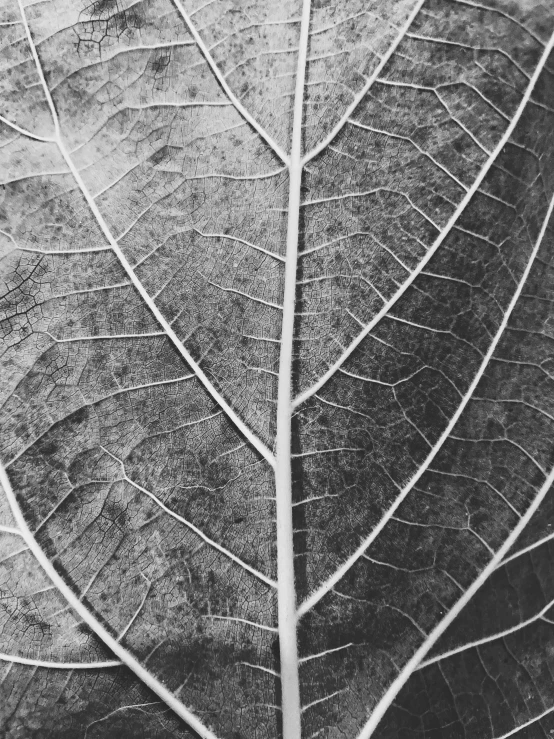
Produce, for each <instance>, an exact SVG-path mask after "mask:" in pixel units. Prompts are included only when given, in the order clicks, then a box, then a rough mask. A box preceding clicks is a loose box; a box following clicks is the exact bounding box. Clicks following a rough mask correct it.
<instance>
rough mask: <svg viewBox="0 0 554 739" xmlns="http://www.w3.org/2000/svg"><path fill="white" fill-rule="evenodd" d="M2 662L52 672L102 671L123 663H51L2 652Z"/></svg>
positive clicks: (117, 661)
mask: <svg viewBox="0 0 554 739" xmlns="http://www.w3.org/2000/svg"><path fill="white" fill-rule="evenodd" d="M0 660H1V661H2V662H13V663H15V664H17V665H31V666H33V667H48V668H49V669H51V670H102V669H104V668H106V667H121V665H122V664H123V662H121V660H118V659H111V660H105V661H104V662H51V661H50V660H44V659H32V658H30V657H18V656H14V655H13V654H4V653H3V652H0Z"/></svg>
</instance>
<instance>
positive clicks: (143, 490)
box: [100, 419, 277, 588]
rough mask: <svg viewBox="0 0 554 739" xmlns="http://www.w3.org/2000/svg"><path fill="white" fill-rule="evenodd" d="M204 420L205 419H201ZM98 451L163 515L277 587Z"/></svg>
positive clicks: (108, 453)
mask: <svg viewBox="0 0 554 739" xmlns="http://www.w3.org/2000/svg"><path fill="white" fill-rule="evenodd" d="M202 420H205V419H202ZM100 449H102V451H103V452H105V453H106V454H107V455H109V456H110V457H111V458H112V459H114V460H115V461H116V462H118V463H119V464H120V465H121V471H122V474H123V478H124V479H125V480H126V481H127V482H128V483H129V484H130V485H132V486H133V487H134V488H136V489H137V490H140V492H141V493H144V494H145V495H147V496H148V497H149V498H150V499H151V500H152V501H153V502H154V503H155V504H156V505H157V506H159V507H160V508H161V509H162V510H163V511H165V513H167V514H168V515H170V516H171V517H172V518H174V519H175V520H176V521H179V523H182V524H184V525H185V526H186V527H187V528H188V529H190V530H191V531H193V532H194V533H195V534H196V535H197V536H199V537H200V538H201V539H202V540H203V541H205V542H206V544H208V545H209V546H211V547H212V548H213V549H216V550H217V551H218V552H220V554H223V555H224V556H225V557H228V558H229V559H230V560H232V561H233V562H234V563H235V564H238V565H239V566H240V567H242V568H243V569H244V570H246V571H247V572H249V573H250V574H251V575H254V577H256V578H258V580H261V581H262V582H264V583H265V584H266V585H269V586H270V587H272V588H276V587H277V583H276V582H275V581H274V580H272V579H271V578H269V577H266V575H264V574H263V573H262V572H259V571H258V570H256V569H255V568H254V567H252V566H251V565H249V564H247V563H246V562H244V561H243V560H242V559H240V557H237V556H236V554H233V553H232V552H230V551H229V550H228V549H225V547H222V546H221V544H218V543H217V542H216V541H214V540H213V539H210V537H209V536H206V534H205V533H204V532H203V531H202V530H201V529H199V528H198V527H197V526H195V525H194V524H193V523H191V522H190V521H187V519H186V518H183V516H180V515H179V514H178V513H175V511H172V510H171V508H168V507H167V506H166V505H165V503H163V502H162V501H161V500H160V499H159V498H158V497H157V496H156V495H154V493H152V492H150V490H147V489H146V488H144V487H142V485H139V484H138V482H135V481H134V480H132V479H131V478H130V477H129V476H128V475H127V473H126V471H125V464H124V462H123V460H121V459H119V457H116V456H115V454H112V452H110V451H109V450H108V449H106V448H105V447H103V446H101V447H100Z"/></svg>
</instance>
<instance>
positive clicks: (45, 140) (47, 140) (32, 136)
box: [0, 115, 56, 144]
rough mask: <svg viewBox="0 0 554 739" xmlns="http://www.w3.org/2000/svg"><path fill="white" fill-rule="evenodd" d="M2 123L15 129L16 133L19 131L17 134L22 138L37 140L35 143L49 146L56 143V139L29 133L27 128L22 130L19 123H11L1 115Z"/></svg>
mask: <svg viewBox="0 0 554 739" xmlns="http://www.w3.org/2000/svg"><path fill="white" fill-rule="evenodd" d="M0 122H2V123H4V124H5V125H6V126H9V127H10V128H13V130H14V131H17V133H20V134H21V135H22V136H27V138H30V139H35V141H41V142H43V143H47V144H55V143H56V139H50V138H48V137H46V136H38V135H37V134H36V133H31V131H27V129H26V128H21V126H18V125H17V123H13V121H9V120H8V119H7V118H4V116H3V115H0Z"/></svg>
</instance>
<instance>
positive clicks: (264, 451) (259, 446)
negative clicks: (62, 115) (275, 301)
mask: <svg viewBox="0 0 554 739" xmlns="http://www.w3.org/2000/svg"><path fill="white" fill-rule="evenodd" d="M18 3H19V8H20V12H21V16H22V18H23V23H24V25H25V30H26V33H27V38H28V42H29V46H30V48H31V53H32V55H33V58H34V61H35V65H36V68H37V72H38V74H39V77H40V80H41V83H42V86H43V89H44V93H45V95H46V98H47V100H48V104H49V106H50V110H51V113H52V119H53V122H54V129H55V140H56V143H57V145H58V148H59V150H60V152H61V154H62V156H63V158H64V159H65V161H66V163H67V165H68V167H69V169H70V170H71V173H72V175H73V177H74V179H75V181H76V183H77V185H78V186H79V188H80V190H81V192H82V194H83V197H84V198H85V200H86V201H87V204H88V206H89V208H90V210H91V211H92V213H93V215H94V217H95V218H96V221H97V222H98V225H99V226H100V228H101V230H102V232H103V234H104V236H105V237H106V239H107V240H108V242H109V243H110V245H111V247H112V249H113V250H114V252H115V253H116V254H117V256H118V258H119V261H120V262H121V265H122V266H123V269H124V270H125V272H126V273H127V275H128V276H129V278H130V280H131V282H132V283H133V285H134V286H135V288H136V290H137V292H138V293H139V294H140V296H141V297H142V299H143V300H144V302H145V303H146V305H147V306H148V307H149V308H150V311H151V312H152V313H153V314H154V316H155V318H156V319H157V321H158V323H159V324H160V325H161V326H162V328H163V329H164V331H165V333H166V334H167V335H168V336H169V337H170V339H171V340H172V342H173V344H174V345H175V347H176V348H177V349H178V351H179V353H180V354H181V355H182V357H183V358H184V359H185V361H186V362H187V363H188V364H189V365H190V367H191V368H192V369H193V371H194V372H195V374H196V376H197V377H198V379H199V380H200V382H201V383H202V385H203V386H204V387H205V388H206V390H207V391H208V393H209V394H210V395H211V396H212V398H213V399H214V400H215V401H216V403H218V404H219V405H220V406H221V408H223V410H224V411H225V413H226V414H227V416H228V417H229V418H230V420H231V421H232V422H233V423H234V424H235V426H236V427H237V428H238V429H239V430H240V431H241V432H242V434H243V435H244V436H245V437H246V438H247V439H248V441H249V442H250V443H251V444H252V446H253V447H254V448H255V449H256V450H257V451H258V452H259V453H260V454H261V455H262V456H263V457H264V458H265V459H266V460H267V461H268V462H269V464H270V465H271V466H274V465H275V459H274V456H273V454H272V452H271V451H270V450H269V449H268V447H267V446H266V445H265V444H264V443H263V442H262V441H261V439H259V438H258V437H257V436H256V435H255V434H254V433H253V432H252V431H251V430H250V429H249V428H248V427H247V426H246V424H245V423H244V422H243V421H242V419H241V418H240V417H239V416H238V415H237V414H236V413H235V411H234V410H233V409H232V408H231V406H230V405H229V403H228V402H227V401H226V400H225V399H224V398H223V396H222V395H221V394H220V393H219V392H218V390H217V389H216V388H215V387H214V385H213V384H212V382H211V381H210V380H209V379H208V377H207V376H206V374H205V373H204V371H203V370H202V368H201V367H200V365H199V364H198V363H197V362H196V361H195V360H194V359H193V357H192V356H191V355H190V354H189V352H188V350H187V349H186V347H185V346H184V344H183V343H182V341H181V340H180V339H179V337H178V336H177V334H176V333H175V331H174V330H173V329H172V328H171V326H170V324H169V323H168V321H167V320H166V319H165V318H164V316H163V315H162V313H161V311H160V310H159V308H158V307H157V306H156V304H155V303H154V301H153V300H152V298H151V297H150V295H149V294H148V292H147V291H146V289H145V288H144V286H143V285H142V283H141V282H140V280H139V279H138V277H137V276H136V274H135V272H134V271H133V268H132V267H131V265H130V263H129V262H128V261H127V258H126V257H125V254H124V253H123V251H122V250H121V248H120V246H119V244H118V243H117V241H116V239H115V238H114V236H113V234H112V232H111V231H110V229H109V227H108V225H107V223H106V221H105V220H104V217H103V216H102V214H101V213H100V210H99V209H98V206H97V205H96V202H95V201H94V198H93V197H92V195H91V194H90V192H89V191H88V189H87V187H86V185H85V183H84V181H83V179H82V177H81V175H80V173H79V171H78V169H77V167H76V166H75V164H74V162H73V160H72V159H71V157H70V155H69V153H68V151H67V149H66V147H65V144H64V142H63V139H62V136H61V131H60V125H59V119H58V114H57V111H56V108H55V106H54V101H53V100H52V96H51V94H50V90H49V88H48V85H47V83H46V79H45V77H44V72H43V70H42V66H41V64H40V60H39V58H38V53H37V50H36V48H35V44H34V42H33V38H32V36H31V31H30V28H29V25H28V23H27V18H26V16H25V12H24V9H23V5H22V2H21V0H18Z"/></svg>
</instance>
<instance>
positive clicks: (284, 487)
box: [275, 0, 311, 739]
mask: <svg viewBox="0 0 554 739" xmlns="http://www.w3.org/2000/svg"><path fill="white" fill-rule="evenodd" d="M310 9H311V0H303V5H302V20H301V26H300V43H299V50H298V68H297V73H296V87H295V94H294V113H293V125H292V143H291V155H290V163H289V203H288V223H287V250H286V261H285V289H284V294H283V324H282V329H281V354H280V358H279V389H278V393H277V436H276V465H275V495H276V509H277V582H278V618H279V651H280V661H281V695H282V711H283V714H282V716H283V739H300V735H301V729H300V713H301V708H300V688H299V679H298V648H297V642H296V620H297V618H296V593H295V587H294V550H293V527H292V474H291V473H292V470H291V420H292V357H293V339H294V313H295V302H296V271H297V261H298V232H299V216H300V186H301V184H302V117H303V108H304V82H305V76H306V59H307V52H308V33H309V26H310Z"/></svg>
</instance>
